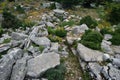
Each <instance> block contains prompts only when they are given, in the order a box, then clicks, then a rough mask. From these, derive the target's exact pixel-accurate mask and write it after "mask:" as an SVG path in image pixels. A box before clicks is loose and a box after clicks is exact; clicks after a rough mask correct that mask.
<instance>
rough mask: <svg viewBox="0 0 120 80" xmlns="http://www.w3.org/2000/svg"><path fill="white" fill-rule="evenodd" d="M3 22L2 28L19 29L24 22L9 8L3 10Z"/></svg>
mask: <svg viewBox="0 0 120 80" xmlns="http://www.w3.org/2000/svg"><path fill="white" fill-rule="evenodd" d="M3 18H4V19H3V21H2V27H3V28H13V29H16V28H19V27H20V26H21V24H22V22H21V21H20V20H19V19H18V18H17V17H16V16H14V15H13V14H12V13H11V12H10V11H9V8H5V9H4V10H3Z"/></svg>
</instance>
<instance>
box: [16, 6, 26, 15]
mask: <svg viewBox="0 0 120 80" xmlns="http://www.w3.org/2000/svg"><path fill="white" fill-rule="evenodd" d="M16 11H17V12H19V13H25V10H24V8H23V7H21V5H17V6H16Z"/></svg>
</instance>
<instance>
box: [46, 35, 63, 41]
mask: <svg viewBox="0 0 120 80" xmlns="http://www.w3.org/2000/svg"><path fill="white" fill-rule="evenodd" d="M48 38H49V39H50V40H51V41H52V42H59V43H60V42H62V38H60V37H58V36H53V35H49V36H48Z"/></svg>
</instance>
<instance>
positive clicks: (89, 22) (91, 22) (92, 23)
mask: <svg viewBox="0 0 120 80" xmlns="http://www.w3.org/2000/svg"><path fill="white" fill-rule="evenodd" d="M81 24H86V25H87V26H88V27H89V28H95V27H96V26H97V25H98V24H97V22H96V20H94V19H92V18H91V17H90V16H85V17H83V18H82V19H81V20H80V25H81Z"/></svg>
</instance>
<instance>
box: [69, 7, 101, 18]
mask: <svg viewBox="0 0 120 80" xmlns="http://www.w3.org/2000/svg"><path fill="white" fill-rule="evenodd" d="M68 12H69V13H70V14H74V15H79V16H81V17H84V16H87V15H89V16H91V17H93V18H99V15H98V13H97V12H96V9H87V8H78V9H75V10H68Z"/></svg>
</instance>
